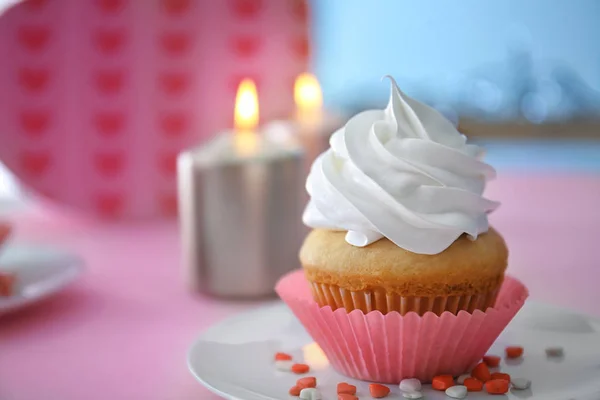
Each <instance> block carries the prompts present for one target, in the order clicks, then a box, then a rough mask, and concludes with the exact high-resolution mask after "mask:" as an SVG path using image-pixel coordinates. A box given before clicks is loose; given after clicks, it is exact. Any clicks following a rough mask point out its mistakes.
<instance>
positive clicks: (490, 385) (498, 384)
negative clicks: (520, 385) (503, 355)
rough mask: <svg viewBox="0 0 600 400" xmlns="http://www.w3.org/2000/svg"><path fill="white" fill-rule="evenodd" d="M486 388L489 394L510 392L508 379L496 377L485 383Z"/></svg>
mask: <svg viewBox="0 0 600 400" xmlns="http://www.w3.org/2000/svg"><path fill="white" fill-rule="evenodd" d="M485 390H487V392H488V393H489V394H504V393H506V392H508V381H506V380H504V379H494V380H491V381H488V382H486V383H485Z"/></svg>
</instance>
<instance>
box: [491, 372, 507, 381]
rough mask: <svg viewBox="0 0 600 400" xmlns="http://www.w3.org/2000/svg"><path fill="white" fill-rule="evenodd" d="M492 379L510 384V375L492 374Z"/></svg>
mask: <svg viewBox="0 0 600 400" xmlns="http://www.w3.org/2000/svg"><path fill="white" fill-rule="evenodd" d="M492 379H504V380H505V381H508V382H509V383H510V375H509V374H505V373H502V372H494V373H493V374H492Z"/></svg>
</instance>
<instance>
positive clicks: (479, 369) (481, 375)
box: [471, 363, 492, 382]
mask: <svg viewBox="0 0 600 400" xmlns="http://www.w3.org/2000/svg"><path fill="white" fill-rule="evenodd" d="M471 376H472V377H473V378H477V379H479V380H480V381H481V382H487V381H489V380H490V379H492V374H490V369H489V368H488V366H487V365H486V364H485V363H479V364H477V365H476V366H475V368H473V371H471Z"/></svg>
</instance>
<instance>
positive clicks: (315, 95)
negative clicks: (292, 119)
mask: <svg viewBox="0 0 600 400" xmlns="http://www.w3.org/2000/svg"><path fill="white" fill-rule="evenodd" d="M294 102H295V103H296V120H297V121H299V122H300V123H301V124H303V125H305V126H307V127H314V126H318V125H320V124H321V122H322V120H323V93H322V92H321V86H320V85H319V81H318V80H317V78H316V77H315V76H314V75H313V74H309V73H303V74H300V75H298V77H297V78H296V82H295V83H294Z"/></svg>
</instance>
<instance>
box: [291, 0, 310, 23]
mask: <svg viewBox="0 0 600 400" xmlns="http://www.w3.org/2000/svg"><path fill="white" fill-rule="evenodd" d="M290 5H291V7H292V13H293V15H294V16H295V17H296V18H298V20H299V21H302V22H306V20H307V19H308V3H307V2H306V1H305V0H291V2H290Z"/></svg>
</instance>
